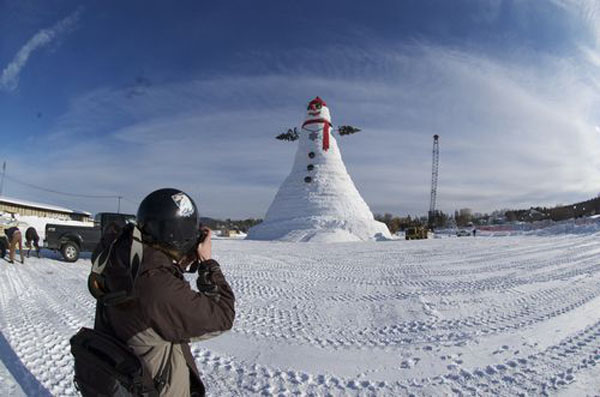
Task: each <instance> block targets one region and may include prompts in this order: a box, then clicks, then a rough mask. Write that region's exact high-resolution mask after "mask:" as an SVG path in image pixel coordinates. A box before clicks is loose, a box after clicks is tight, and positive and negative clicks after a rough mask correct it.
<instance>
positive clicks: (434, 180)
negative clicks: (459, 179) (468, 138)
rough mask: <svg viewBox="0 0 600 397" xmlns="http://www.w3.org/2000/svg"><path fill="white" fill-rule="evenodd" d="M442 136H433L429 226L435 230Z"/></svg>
mask: <svg viewBox="0 0 600 397" xmlns="http://www.w3.org/2000/svg"><path fill="white" fill-rule="evenodd" d="M439 138H440V136H439V135H438V134H435V135H434V136H433V159H432V164H431V197H430V202H429V217H428V218H429V222H428V223H429V228H430V229H431V230H433V227H434V224H435V218H436V215H437V212H436V209H435V207H436V200H437V184H438V168H439V165H440V142H439Z"/></svg>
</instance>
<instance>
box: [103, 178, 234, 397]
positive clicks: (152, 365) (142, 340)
mask: <svg viewBox="0 0 600 397" xmlns="http://www.w3.org/2000/svg"><path fill="white" fill-rule="evenodd" d="M137 227H138V228H139V230H140V231H141V236H142V237H141V242H142V246H143V255H142V260H141V263H140V264H139V269H137V271H136V273H137V277H136V278H135V282H134V284H133V289H132V292H131V296H132V297H133V298H134V301H133V302H132V303H131V304H124V305H117V306H105V307H103V308H102V310H99V311H97V312H96V325H95V328H96V329H99V330H102V329H109V330H112V331H113V334H114V335H115V336H116V337H117V338H118V339H120V340H122V341H123V342H125V343H126V344H127V345H128V346H129V347H130V348H131V349H132V350H133V351H134V352H135V353H136V354H137V355H138V356H139V357H140V358H141V359H142V363H143V365H144V367H145V369H146V370H147V371H148V373H149V374H150V375H151V377H152V378H153V379H154V382H155V383H156V382H157V377H160V381H161V382H160V383H161V386H160V390H159V395H160V396H169V397H171V396H204V395H205V388H204V384H203V383H202V380H201V379H200V375H199V372H198V368H197V367H196V363H195V361H194V358H193V356H192V353H191V350H190V346H189V342H190V341H191V340H195V341H196V340H203V339H208V338H211V337H214V336H217V335H218V334H220V333H222V332H224V331H227V330H229V329H231V328H232V326H233V320H234V317H235V308H234V304H235V297H234V294H233V291H232V290H231V287H230V286H229V284H228V283H227V281H226V280H225V277H224V276H223V272H222V271H221V268H220V266H219V263H217V261H215V260H214V259H212V243H211V231H210V230H209V229H203V230H200V229H199V215H198V210H197V208H196V204H195V203H194V201H193V200H192V199H191V198H190V197H189V196H188V195H187V194H185V193H184V192H182V191H180V190H177V189H160V190H157V191H154V192H152V193H150V194H149V195H148V196H147V197H146V198H145V199H144V200H143V201H142V202H141V204H140V206H139V209H138V212H137ZM124 230H125V229H124ZM124 234H125V232H121V233H120V236H119V237H117V238H116V240H114V243H112V250H111V251H112V252H113V254H111V255H112V256H111V259H110V260H109V261H108V264H107V265H106V269H105V270H104V272H103V274H104V275H105V277H106V279H105V280H106V286H107V287H108V288H109V289H110V290H118V289H119V284H120V283H123V279H122V278H120V276H119V275H120V274H122V273H119V271H118V270H117V269H118V267H119V266H123V264H129V261H130V249H131V243H129V244H127V242H128V241H129V242H131V241H132V240H131V238H132V237H131V235H130V236H129V240H128V239H127V238H123V235H124ZM202 234H205V235H206V237H205V238H204V240H202ZM133 238H134V239H135V237H133ZM200 241H202V242H200ZM92 261H94V258H93V257H92ZM111 267H114V270H113V269H111ZM190 268H192V269H194V270H198V279H197V281H196V283H197V287H198V291H195V290H194V289H192V288H191V287H190V285H189V283H188V282H187V281H186V280H185V279H184V277H183V274H184V272H185V271H186V269H190ZM163 374H167V375H166V379H163Z"/></svg>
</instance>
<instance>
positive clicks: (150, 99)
mask: <svg viewBox="0 0 600 397" xmlns="http://www.w3.org/2000/svg"><path fill="white" fill-rule="evenodd" d="M599 26H600V5H599V2H598V1H591V0H590V1H578V0H554V1H550V0H549V1H524V0H512V1H491V0H490V1H474V0H469V1H460V0H457V1H443V0H439V1H379V2H347V1H325V2H319V3H315V4H312V5H311V4H310V3H306V2H298V1H288V2H282V1H256V2H243V1H239V2H231V1H221V2H198V1H178V2H159V1H151V2H149V1H86V2H80V1H53V2H47V1H27V0H25V1H23V0H0V136H1V137H2V140H3V144H2V146H1V148H2V149H1V154H2V155H1V156H0V157H1V159H2V160H6V161H7V163H8V170H7V171H8V175H10V176H11V177H12V178H19V179H21V180H23V181H26V182H28V183H31V184H36V185H40V186H45V187H48V188H52V189H55V190H60V191H67V192H76V193H82V194H91V195H122V196H124V197H126V198H127V200H126V201H123V203H122V204H123V209H124V210H126V211H135V210H136V208H137V203H139V201H140V200H141V199H142V198H143V197H144V196H145V195H146V194H147V193H148V192H150V191H152V190H154V189H156V188H159V187H164V186H174V187H179V188H181V189H183V190H186V191H188V192H189V193H190V194H191V195H192V196H193V197H194V198H195V199H196V201H197V202H198V204H199V207H200V208H201V211H202V212H203V213H204V214H205V215H208V216H215V217H233V218H239V217H249V216H256V217H262V216H263V215H264V213H265V211H266V209H267V207H268V205H269V204H270V202H271V200H272V198H273V196H274V195H275V193H276V191H277V188H278V187H279V185H280V184H281V182H282V181H283V179H284V178H285V177H286V175H287V174H288V172H289V170H290V169H291V165H292V161H293V155H294V152H295V145H294V144H290V143H282V142H279V141H276V140H275V139H274V136H275V135H277V134H278V133H280V132H282V131H284V130H286V129H287V128H288V127H293V126H296V125H299V124H300V123H301V121H302V118H303V113H304V109H305V106H306V103H307V102H308V101H309V100H310V99H311V98H313V97H314V96H316V95H319V96H321V97H323V98H324V99H325V100H326V101H327V102H328V104H329V106H330V108H331V112H332V117H333V120H334V123H339V124H352V125H356V126H359V127H361V128H362V129H363V131H362V132H361V133H359V134H356V135H353V136H350V137H343V138H340V139H339V141H340V146H341V150H342V155H343V157H344V160H345V163H346V166H347V168H348V170H349V172H350V174H351V176H352V178H353V180H354V181H355V183H356V185H357V187H358V189H359V190H360V192H361V193H362V195H363V197H364V198H365V200H366V201H367V202H368V204H369V205H370V206H371V208H372V210H373V211H374V212H384V211H388V212H392V213H395V214H407V213H410V214H424V213H425V212H426V211H427V209H428V206H429V202H428V200H429V187H430V186H429V184H430V172H431V170H430V167H431V136H432V135H433V134H434V133H438V134H440V136H441V138H440V142H441V160H440V180H439V191H438V204H439V207H440V209H442V210H444V211H453V210H454V209H455V208H462V207H470V208H473V209H475V210H478V211H490V210H493V209H499V208H509V207H529V206H531V205H555V204H558V203H569V202H573V201H577V200H583V199H587V198H589V197H592V196H595V195H597V194H598V192H600V178H599V176H600V175H599V171H600V127H598V125H600V112H599V110H598V109H599V107H598V105H599V104H600V91H599V89H600V75H599V72H600V52H599V51H600V27H599ZM5 194H7V195H9V196H14V197H19V198H23V199H29V200H35V201H40V202H48V203H54V204H61V205H66V206H70V207H73V208H78V209H84V210H88V211H92V212H96V211H102V210H114V209H115V207H116V200H107V199H81V198H71V197H66V196H60V195H56V194H52V193H43V192H39V191H36V190H34V189H32V188H29V187H25V186H22V185H19V184H16V183H14V182H12V181H11V180H7V181H5Z"/></svg>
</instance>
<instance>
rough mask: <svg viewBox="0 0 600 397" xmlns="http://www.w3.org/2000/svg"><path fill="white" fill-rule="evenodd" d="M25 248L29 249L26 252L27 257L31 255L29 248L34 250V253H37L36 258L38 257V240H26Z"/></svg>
mask: <svg viewBox="0 0 600 397" xmlns="http://www.w3.org/2000/svg"><path fill="white" fill-rule="evenodd" d="M25 246H26V247H27V248H29V249H28V250H27V257H28V258H29V255H30V254H31V248H32V247H33V248H35V252H36V253H37V257H38V258H39V257H40V239H35V240H27V241H26V242H25Z"/></svg>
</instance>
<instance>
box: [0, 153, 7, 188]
mask: <svg viewBox="0 0 600 397" xmlns="http://www.w3.org/2000/svg"><path fill="white" fill-rule="evenodd" d="M4 175H6V161H5V162H4V163H2V180H1V181H0V196H2V192H3V191H4Z"/></svg>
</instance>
